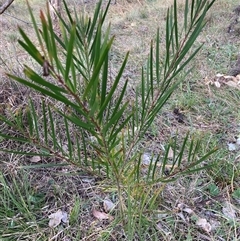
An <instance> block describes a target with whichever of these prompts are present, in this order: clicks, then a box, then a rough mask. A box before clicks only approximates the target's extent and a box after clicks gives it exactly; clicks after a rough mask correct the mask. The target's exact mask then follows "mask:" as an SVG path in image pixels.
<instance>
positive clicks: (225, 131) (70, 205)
mask: <svg viewBox="0 0 240 241" xmlns="http://www.w3.org/2000/svg"><path fill="white" fill-rule="evenodd" d="M35 2H36V5H35V6H36V12H38V10H39V8H40V7H43V6H44V5H43V4H42V3H41V4H40V3H39V2H37V1H35ZM171 2H172V1H165V0H159V1H149V2H145V1H132V2H128V1H121V2H117V4H115V5H114V4H113V5H111V7H110V14H109V16H108V18H109V20H110V21H111V22H112V34H114V35H115V36H116V41H115V43H114V48H113V54H112V56H111V58H112V59H111V61H112V71H113V74H114V71H115V69H116V66H117V65H118V64H119V63H121V61H122V59H123V57H124V54H125V53H126V52H127V51H130V53H131V55H130V61H129V63H128V66H127V70H126V73H125V76H126V77H128V78H129V79H130V85H131V86H134V85H135V83H136V82H138V81H139V80H140V77H139V76H140V68H141V66H142V65H144V64H145V61H146V57H147V55H148V50H149V43H150V41H151V39H153V38H154V37H155V33H156V28H157V27H159V28H160V29H161V30H162V32H163V31H164V27H165V14H166V8H167V7H168V6H169V5H170V4H171ZM183 2H184V1H183V0H182V1H178V3H179V4H180V8H181V4H182V3H183ZM72 3H73V4H76V3H75V1H72ZM237 4H238V2H237V1H234V0H231V1H230V0H229V1H225V0H218V1H217V2H216V4H215V6H214V7H213V9H212V10H211V13H210V14H209V16H208V18H209V19H208V20H209V21H208V24H207V26H206V28H205V30H204V32H203V33H202V34H201V36H200V38H199V39H198V43H196V44H199V43H203V42H204V43H205V45H204V47H203V48H202V50H201V53H200V54H199V55H198V57H197V58H196V59H195V61H194V62H193V63H192V65H194V66H195V67H194V69H193V70H192V71H191V72H190V73H189V75H188V76H187V77H186V80H185V82H184V84H182V85H181V86H180V88H179V90H178V91H177V92H176V93H175V95H174V96H173V97H172V99H171V100H170V102H169V103H168V105H167V106H166V107H165V109H164V111H163V113H161V114H159V118H158V120H157V121H156V123H155V125H154V126H153V127H152V129H151V130H149V133H147V134H146V140H145V143H144V146H145V148H146V149H147V150H148V151H151V152H154V153H158V152H159V150H160V149H161V148H160V147H159V146H160V145H161V144H164V143H166V142H167V141H168V139H169V138H170V137H172V136H175V135H176V133H178V134H179V139H181V138H182V137H183V136H184V135H185V134H186V133H187V132H188V131H190V133H191V135H192V136H197V137H199V138H201V139H202V141H203V145H202V149H203V152H204V150H209V149H211V148H212V147H214V146H216V145H217V146H219V147H220V150H219V151H218V152H217V153H216V154H215V155H214V156H213V157H212V160H213V161H216V163H217V165H216V166H215V167H213V168H212V169H210V170H208V171H207V172H200V173H198V174H194V175H192V176H189V177H187V178H183V179H180V180H178V181H176V182H175V183H174V184H169V185H167V186H166V188H165V190H164V192H162V193H161V195H160V197H159V207H158V209H159V214H156V220H155V223H154V224H152V223H151V222H148V220H146V232H145V233H144V234H142V235H143V236H142V237H138V236H136V237H135V240H238V239H239V238H240V225H239V215H240V210H239V199H233V198H232V192H233V191H234V190H236V189H237V188H238V187H239V185H240V176H239V175H240V173H239V167H240V164H239V150H237V151H234V152H230V151H229V150H228V146H227V144H228V143H234V142H236V137H239V136H240V128H239V123H240V112H239V101H240V93H239V91H238V90H236V89H232V88H230V87H227V86H222V87H221V88H220V89H218V88H216V87H215V86H214V85H213V86H210V85H206V80H207V79H208V80H211V79H213V78H214V76H215V75H216V74H217V73H224V74H225V73H227V72H228V71H229V69H230V68H231V66H232V65H233V63H234V62H235V61H236V58H237V54H238V49H239V46H240V41H239V36H236V35H235V34H234V33H233V34H229V33H227V28H228V25H229V24H230V23H231V21H232V18H233V13H232V9H233V8H234V6H236V5H237ZM78 7H79V10H81V8H83V7H84V8H86V9H87V10H88V11H91V9H92V7H93V2H91V1H90V2H88V3H86V4H85V5H83V4H80V5H79V6H78ZM25 12H26V8H25V5H24V4H23V3H20V5H19V4H18V3H17V2H16V3H14V5H13V8H12V9H10V10H9V12H8V13H9V14H11V16H12V17H10V16H9V15H2V16H0V26H1V29H2V31H1V35H0V37H1V42H0V61H1V62H0V69H1V72H0V78H1V79H0V85H1V86H2V88H1V89H3V88H5V87H4V86H6V83H7V82H9V80H8V79H7V78H6V77H5V76H4V73H3V72H4V71H7V72H13V73H15V74H17V73H19V74H20V75H21V74H22V64H23V63H25V62H27V63H28V64H31V60H30V59H28V56H27V55H26V54H25V53H24V52H23V51H22V50H21V49H20V47H19V45H18V44H17V39H18V37H19V35H18V33H17V25H20V26H21V27H23V28H24V29H29V31H31V29H32V28H31V25H29V24H27V22H28V21H29V18H28V17H27V15H26V14H25ZM13 16H14V17H17V18H19V19H21V20H23V21H24V22H22V21H20V20H18V19H15V18H13ZM3 33H6V34H4V35H3ZM162 41H163V44H164V39H162ZM32 64H33V65H34V63H32ZM19 88H20V89H18V88H17V89H16V91H17V92H21V91H22V93H23V92H24V89H21V87H19ZM6 89H7V87H6ZM11 94H12V95H14V93H12V92H11ZM32 94H33V95H34V96H35V99H36V102H37V101H38V99H40V96H38V95H37V94H35V93H32ZM129 94H130V95H131V92H130V93H129ZM7 101H9V98H8V97H7ZM1 104H2V103H1ZM5 105H6V103H4V106H5ZM0 108H1V106H0ZM4 108H6V107H4ZM175 108H177V109H179V111H180V113H181V114H182V115H183V118H184V121H183V122H181V121H179V116H178V115H176V113H174V109H175ZM0 111H1V109H0ZM1 128H2V126H1ZM8 144H9V143H8ZM199 154H201V153H199ZM58 161H59V160H44V163H45V164H47V163H51V162H54V163H57V162H58ZM29 163H30V160H29V158H27V157H20V156H18V155H16V156H13V155H5V154H4V155H3V154H2V155H1V167H0V168H1V172H2V173H3V177H4V179H5V181H6V183H7V184H8V185H9V190H10V191H11V193H12V194H13V195H15V199H14V198H13V200H15V202H14V201H13V200H11V201H9V200H8V201H9V203H11V205H12V206H11V205H10V206H11V207H12V208H13V207H15V208H16V203H17V202H19V203H21V204H22V205H23V204H24V201H22V200H21V198H22V199H23V200H25V202H26V203H27V202H28V201H27V200H28V199H29V197H33V198H36V197H39V196H41V195H43V196H44V199H39V202H38V203H31V205H30V207H32V206H33V207H32V209H29V213H30V214H29V216H28V217H25V219H24V220H23V221H22V220H20V219H18V216H17V214H16V216H14V218H15V220H13V219H14V218H12V219H11V218H10V216H11V215H10V214H9V216H8V213H7V212H6V211H5V210H3V208H1V209H0V221H1V222H4V224H5V225H6V226H8V225H10V224H11V222H13V221H14V222H16V223H17V224H18V225H19V224H21V223H22V222H25V224H26V223H27V222H29V223H31V225H32V226H31V225H30V226H28V225H26V227H24V228H23V229H21V228H19V226H17V228H15V229H12V230H11V229H9V230H7V232H6V230H3V229H1V227H0V236H1V235H3V234H5V236H3V237H5V239H3V240H65V241H67V240H76V241H77V240H89V241H90V240H127V237H126V235H125V232H126V230H123V228H122V227H121V225H119V223H118V221H117V220H115V221H113V222H110V221H109V220H104V221H98V220H96V219H95V218H94V217H93V216H92V208H93V207H94V208H96V209H97V210H100V211H101V210H103V200H104V199H105V198H108V199H110V200H112V201H113V202H114V203H117V202H118V200H117V197H116V190H114V189H113V190H110V191H105V189H104V187H105V186H107V184H109V183H107V182H108V181H106V180H99V179H96V178H95V177H91V176H89V175H86V174H84V173H78V171H79V170H77V169H75V168H74V167H59V168H39V169H36V170H35V169H30V170H28V169H27V170H19V167H20V166H21V165H28V164H29ZM13 180H16V182H17V183H18V184H19V186H18V187H17V186H15V184H14V182H13ZM1 183H2V182H1ZM26 184H28V185H26ZM211 184H215V185H216V186H217V187H218V193H217V194H215V193H213V192H212V191H211V190H210V189H209V185H211ZM18 188H19V190H20V192H21V195H22V196H21V198H20V199H18V197H19V191H18ZM4 190H5V189H4V188H3V186H1V188H0V193H1V192H2V193H1V194H2V195H0V196H2V199H0V203H1V202H4V201H6V200H4V196H5V195H6V191H4ZM226 202H228V203H232V204H233V205H234V207H235V209H236V215H237V217H236V219H235V220H230V219H228V218H226V217H225V216H224V215H223V213H222V208H223V206H224V204H225V203H226ZM14 205H15V206H14ZM23 206H24V205H23ZM77 207H79V210H77ZM186 207H188V208H189V209H191V210H192V211H193V213H194V214H189V213H187V212H185V211H184V208H186ZM58 209H62V210H65V211H66V212H67V213H70V214H72V221H71V218H70V225H66V226H65V225H62V226H61V227H60V228H56V229H50V228H48V227H47V222H48V221H47V217H48V215H49V214H51V213H53V212H55V211H57V210H58ZM75 209H76V210H77V211H76V213H74V212H73V210H75ZM20 210H21V209H20ZM22 210H23V209H22ZM116 212H117V211H116ZM113 215H114V213H113ZM198 217H201V218H206V219H207V220H208V221H209V222H210V223H211V226H212V227H213V230H212V231H211V232H210V233H207V232H204V231H203V230H202V229H201V228H199V227H198V226H196V219H197V218H198ZM8 218H9V220H8ZM149 223H150V224H149ZM29 227H31V228H29ZM6 233H7V234H8V235H6ZM19 233H20V234H21V235H20V237H24V238H22V239H21V238H19ZM144 235H145V236H144ZM0 239H1V238H0Z"/></svg>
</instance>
